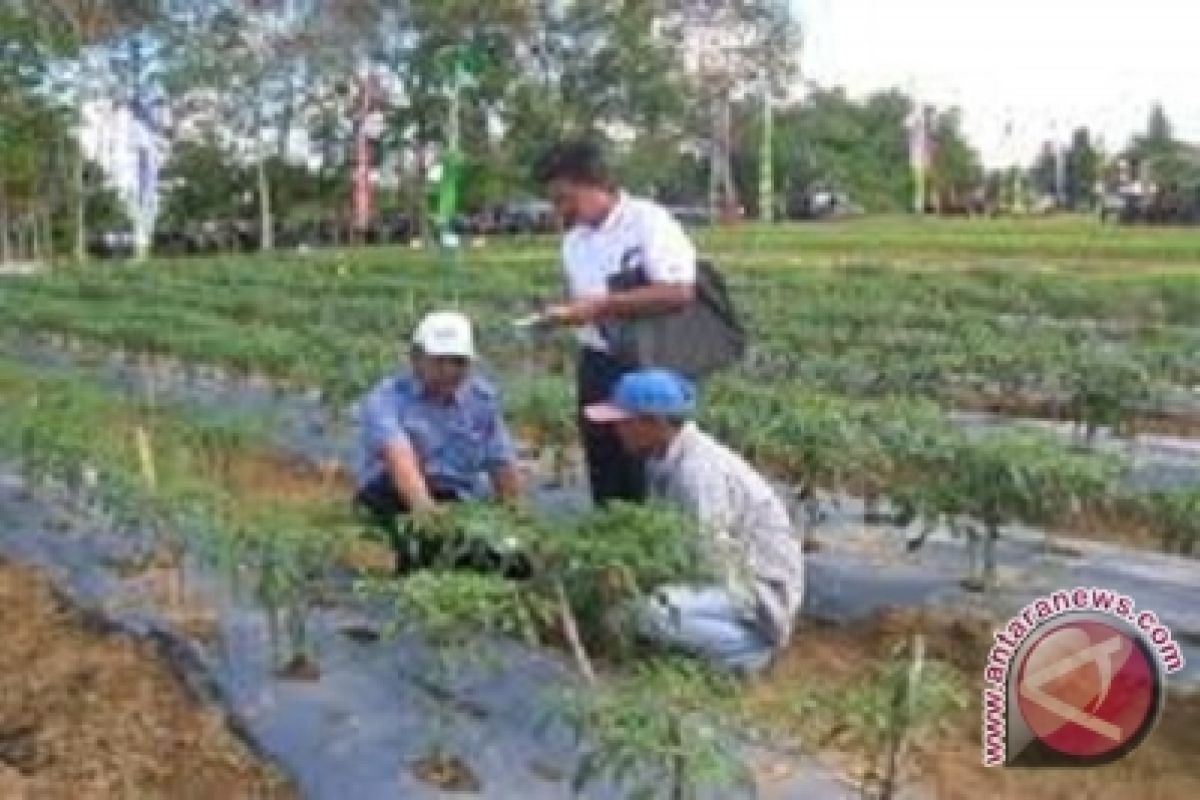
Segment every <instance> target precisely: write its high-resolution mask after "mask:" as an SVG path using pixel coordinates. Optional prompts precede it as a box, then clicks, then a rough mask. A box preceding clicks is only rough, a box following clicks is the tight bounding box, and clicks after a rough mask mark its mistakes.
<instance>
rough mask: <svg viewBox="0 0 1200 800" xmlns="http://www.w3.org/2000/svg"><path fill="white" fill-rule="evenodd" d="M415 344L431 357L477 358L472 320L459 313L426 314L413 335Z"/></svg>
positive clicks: (440, 312) (437, 312) (438, 312)
mask: <svg viewBox="0 0 1200 800" xmlns="http://www.w3.org/2000/svg"><path fill="white" fill-rule="evenodd" d="M413 344H415V345H416V346H417V347H420V348H421V351H422V352H423V353H425V354H426V355H430V356H457V357H459V358H470V359H474V358H475V336H474V334H472V332H471V320H469V319H467V317H466V315H465V314H461V313H459V312H457V311H434V312H433V313H431V314H426V315H425V318H424V319H422V320H421V324H420V325H418V326H417V330H416V332H415V333H414V334H413Z"/></svg>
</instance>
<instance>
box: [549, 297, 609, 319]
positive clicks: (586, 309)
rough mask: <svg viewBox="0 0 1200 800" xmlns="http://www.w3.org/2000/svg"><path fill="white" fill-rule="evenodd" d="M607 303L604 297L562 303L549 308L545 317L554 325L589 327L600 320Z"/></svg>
mask: <svg viewBox="0 0 1200 800" xmlns="http://www.w3.org/2000/svg"><path fill="white" fill-rule="evenodd" d="M606 301H607V298H604V297H585V298H582V299H580V300H576V301H574V302H571V303H560V304H558V305H553V306H550V307H549V308H547V309H546V311H545V312H544V316H545V318H546V320H547V321H548V322H550V323H551V324H554V325H564V326H575V325H588V324H590V323H593V322H596V321H597V320H599V319H600V317H601V315H602V314H603V313H604V310H605V307H606Z"/></svg>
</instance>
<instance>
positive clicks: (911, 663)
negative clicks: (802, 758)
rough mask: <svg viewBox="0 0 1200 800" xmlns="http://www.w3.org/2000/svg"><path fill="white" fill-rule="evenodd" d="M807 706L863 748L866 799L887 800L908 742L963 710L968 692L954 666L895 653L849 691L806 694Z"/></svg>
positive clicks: (847, 689)
mask: <svg viewBox="0 0 1200 800" xmlns="http://www.w3.org/2000/svg"><path fill="white" fill-rule="evenodd" d="M919 649H920V646H918V651H919ZM805 702H806V704H807V705H808V706H809V708H811V709H812V710H813V712H814V713H817V714H820V715H823V716H824V717H826V718H828V719H829V720H830V721H831V722H832V723H834V724H836V725H838V726H844V728H845V729H847V730H848V732H849V734H850V735H851V736H852V737H853V738H854V739H855V741H856V744H858V745H859V746H860V747H861V748H862V749H863V751H864V753H865V763H864V776H863V792H864V797H878V798H880V800H889V798H891V797H894V796H895V791H896V788H897V785H898V784H899V781H900V776H899V774H898V768H899V760H900V758H901V754H902V751H903V749H904V747H905V744H906V742H907V741H909V740H911V739H913V738H916V737H919V736H920V734H921V733H922V731H923V730H925V729H928V728H930V727H932V726H934V725H936V723H937V722H938V721H939V720H940V719H941V718H943V717H944V716H945V715H946V714H947V713H949V712H951V711H953V710H961V709H963V708H965V707H966V705H967V692H966V687H964V686H963V685H962V680H961V678H959V676H958V673H957V672H955V671H954V669H953V668H952V667H950V666H948V665H946V664H943V663H941V662H939V661H925V660H924V658H923V655H916V654H914V655H913V656H911V657H910V658H901V657H900V654H898V653H893V655H892V658H891V660H889V661H886V662H884V663H883V664H881V665H879V666H878V667H877V668H875V669H873V670H872V671H870V672H869V673H868V674H866V675H864V676H863V678H862V679H861V680H860V681H858V682H856V683H854V684H852V685H851V686H849V687H848V688H846V689H843V690H838V691H834V692H823V691H816V692H810V693H809V694H808V695H807V696H806V699H805Z"/></svg>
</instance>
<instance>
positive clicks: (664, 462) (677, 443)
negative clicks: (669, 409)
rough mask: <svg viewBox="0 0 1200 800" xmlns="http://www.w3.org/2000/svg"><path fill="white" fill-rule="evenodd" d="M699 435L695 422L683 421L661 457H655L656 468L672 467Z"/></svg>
mask: <svg viewBox="0 0 1200 800" xmlns="http://www.w3.org/2000/svg"><path fill="white" fill-rule="evenodd" d="M699 435H700V429H699V428H697V427H696V423H695V422H690V421H689V422H685V423H684V424H683V427H682V428H680V429H679V433H677V434H675V438H674V439H672V440H671V444H670V445H668V446H667V452H665V453H663V455H662V458H660V459H657V466H658V468H659V469H660V470H662V471H663V472H669V471H670V470H672V469H674V467H675V466H676V465H677V464H678V463H679V461H680V460H681V459H682V458H683V457H684V454H685V453H686V452H687V450H688V448H689V447H690V446H691V443H692V442H693V440H695V438H696V437H697V436H699Z"/></svg>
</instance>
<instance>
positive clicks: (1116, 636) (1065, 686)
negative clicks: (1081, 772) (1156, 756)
mask: <svg viewBox="0 0 1200 800" xmlns="http://www.w3.org/2000/svg"><path fill="white" fill-rule="evenodd" d="M1047 627H1048V630H1046V631H1045V632H1043V633H1042V634H1041V635H1040V636H1039V637H1037V638H1036V639H1034V640H1033V642H1032V644H1031V645H1030V647H1029V649H1028V650H1026V652H1025V653H1024V658H1023V659H1021V661H1020V662H1019V664H1018V668H1017V670H1016V672H1015V674H1014V676H1013V677H1012V678H1010V680H1014V679H1015V688H1016V696H1017V709H1016V710H1017V711H1018V712H1019V713H1020V715H1021V717H1022V720H1023V721H1024V723H1025V725H1026V726H1028V728H1029V731H1030V732H1031V733H1032V734H1033V736H1034V737H1035V738H1036V740H1037V741H1039V742H1040V743H1042V744H1043V745H1045V746H1046V747H1048V748H1050V749H1051V750H1052V751H1054V752H1055V753H1057V754H1060V755H1061V756H1062V757H1064V758H1068V759H1079V760H1085V761H1092V760H1100V759H1104V760H1108V759H1109V758H1117V757H1120V755H1123V753H1124V752H1127V751H1128V749H1131V747H1130V746H1131V745H1133V746H1136V744H1137V743H1138V742H1139V741H1140V740H1141V738H1142V737H1144V736H1145V734H1146V733H1148V732H1149V729H1150V728H1151V727H1152V726H1153V725H1154V722H1155V720H1156V718H1157V716H1158V710H1159V706H1160V701H1161V691H1160V684H1161V678H1160V676H1159V670H1158V665H1157V663H1156V662H1155V659H1154V655H1153V654H1152V653H1151V652H1150V651H1149V649H1148V648H1147V647H1146V645H1145V643H1144V642H1143V641H1142V639H1141V637H1140V636H1138V635H1137V634H1136V633H1134V632H1133V631H1131V630H1129V629H1128V628H1127V626H1125V625H1123V624H1122V623H1120V622H1118V621H1116V620H1112V619H1110V620H1105V621H1098V620H1083V619H1080V620H1074V619H1066V620H1061V621H1056V622H1055V623H1051V624H1050V625H1049V626H1047Z"/></svg>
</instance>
